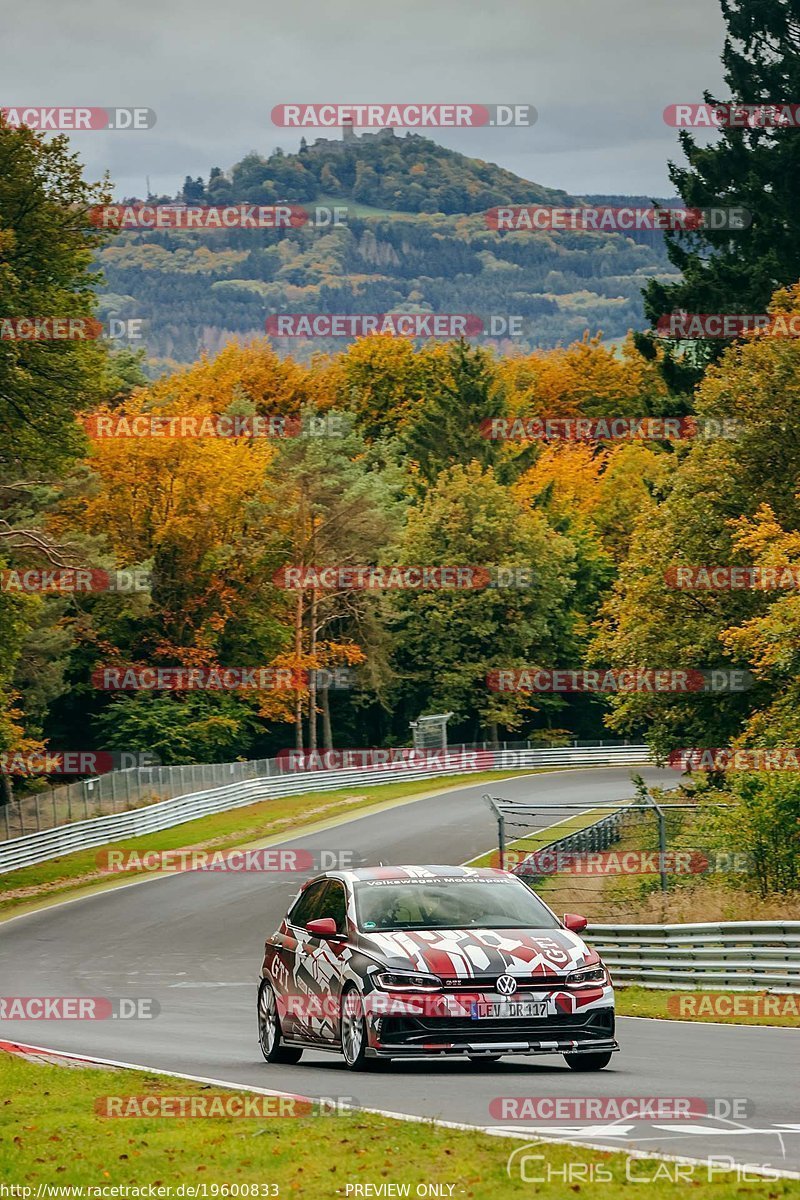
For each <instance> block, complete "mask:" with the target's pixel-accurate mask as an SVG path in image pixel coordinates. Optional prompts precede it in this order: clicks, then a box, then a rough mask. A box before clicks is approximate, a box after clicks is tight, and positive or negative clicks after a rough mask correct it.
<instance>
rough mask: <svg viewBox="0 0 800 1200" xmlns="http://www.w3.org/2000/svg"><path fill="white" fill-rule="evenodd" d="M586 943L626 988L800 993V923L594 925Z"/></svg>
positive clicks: (723, 922) (616, 979) (741, 922)
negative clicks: (636, 985)
mask: <svg viewBox="0 0 800 1200" xmlns="http://www.w3.org/2000/svg"><path fill="white" fill-rule="evenodd" d="M586 937H587V940H588V942H589V943H590V945H591V946H592V947H593V948H594V949H595V950H596V951H597V952H598V954H599V955H600V957H601V958H602V959H603V962H604V963H605V964H606V966H607V967H608V968H609V970H610V972H611V976H612V978H613V980H614V982H615V983H616V984H619V985H622V986H624V985H625V984H639V985H641V986H644V987H648V988H669V989H670V990H681V989H686V988H714V987H718V988H724V989H725V990H726V991H753V990H757V991H776V992H780V991H788V992H797V991H800V921H722V922H704V923H702V924H696V925H691V924H689V925H589V926H588V928H587V930H586Z"/></svg>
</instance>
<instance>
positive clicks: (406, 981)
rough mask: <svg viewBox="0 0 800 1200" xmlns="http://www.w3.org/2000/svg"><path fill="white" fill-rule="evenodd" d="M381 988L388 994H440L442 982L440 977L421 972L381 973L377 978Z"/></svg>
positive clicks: (376, 980)
mask: <svg viewBox="0 0 800 1200" xmlns="http://www.w3.org/2000/svg"><path fill="white" fill-rule="evenodd" d="M375 982H376V983H377V985H378V987H379V988H383V989H384V990H385V991H387V992H438V991H441V987H442V981H441V979H440V978H439V976H438V975H424V974H422V973H421V972H419V971H381V972H380V973H379V974H378V975H376V976H375Z"/></svg>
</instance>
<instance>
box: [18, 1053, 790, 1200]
mask: <svg viewBox="0 0 800 1200" xmlns="http://www.w3.org/2000/svg"><path fill="white" fill-rule="evenodd" d="M337 1074H338V1073H337ZM268 1076H269V1071H268V1069H267V1068H265V1071H264V1084H265V1085H266V1084H267V1083H268ZM337 1086H338V1087H339V1088H340V1089H341V1091H342V1093H344V1092H345V1091H349V1092H350V1093H351V1094H357V1091H358V1076H357V1075H350V1074H347V1075H346V1076H345V1077H344V1078H341V1077H340V1078H339V1082H338V1083H337V1084H332V1090H333V1088H334V1087H337ZM0 1091H2V1098H0V1181H1V1182H2V1183H4V1184H6V1185H9V1184H11V1185H25V1186H27V1187H30V1188H32V1193H31V1195H32V1196H35V1195H36V1189H37V1187H38V1185H39V1184H46V1185H55V1186H56V1187H58V1186H61V1187H64V1186H77V1187H108V1188H112V1187H115V1186H120V1185H128V1186H132V1187H135V1186H139V1187H142V1186H143V1187H145V1188H146V1187H147V1186H148V1185H156V1184H158V1185H160V1186H162V1187H169V1188H172V1189H175V1188H177V1187H178V1186H180V1185H185V1187H184V1192H183V1194H184V1195H191V1194H192V1193H190V1192H188V1191H186V1185H188V1186H193V1187H202V1186H203V1185H205V1188H206V1193H205V1194H206V1196H209V1197H211V1196H213V1195H214V1194H215V1193H214V1191H213V1189H214V1188H215V1186H216V1187H219V1186H220V1185H231V1184H238V1185H242V1184H262V1185H264V1184H273V1185H276V1190H275V1191H273V1192H270V1191H269V1190H267V1189H263V1190H260V1191H259V1194H260V1195H270V1194H272V1195H280V1196H283V1197H286V1196H295V1195H296V1196H300V1197H303V1200H316V1198H320V1200H321V1198H323V1197H324V1198H327V1197H338V1196H341V1197H345V1196H347V1195H348V1192H347V1186H348V1184H349V1185H351V1187H352V1185H354V1184H361V1185H365V1184H372V1185H373V1186H374V1187H377V1186H379V1185H381V1184H384V1185H385V1184H389V1183H394V1184H400V1185H402V1184H403V1183H407V1184H410V1185H411V1186H410V1193H409V1194H410V1195H412V1196H413V1195H414V1194H415V1189H416V1187H417V1185H419V1184H431V1183H439V1184H451V1185H453V1186H452V1191H451V1193H450V1194H451V1195H452V1196H453V1197H455V1198H457V1200H461V1198H463V1197H467V1198H474V1200H494V1198H495V1197H506V1196H511V1197H513V1196H526V1197H531V1196H534V1195H535V1196H536V1197H541V1198H542V1200H563V1197H564V1196H568V1195H572V1194H573V1193H574V1194H576V1195H580V1194H585V1193H586V1192H587V1191H591V1194H592V1195H599V1196H602V1197H603V1198H606V1197H607V1198H608V1200H611V1198H612V1197H614V1196H616V1195H618V1194H619V1189H620V1186H625V1185H626V1163H629V1170H630V1174H631V1175H632V1176H635V1177H636V1178H637V1179H639V1178H647V1179H649V1180H652V1178H653V1176H654V1175H655V1173H656V1172H658V1173H659V1176H660V1177H659V1179H658V1180H657V1181H655V1182H650V1183H649V1186H648V1189H647V1196H648V1198H649V1200H675V1198H676V1197H678V1196H679V1194H680V1193H679V1191H678V1189H679V1188H685V1187H686V1186H687V1185H686V1183H676V1182H674V1181H673V1175H674V1172H675V1169H676V1165H677V1164H667V1163H663V1162H662V1163H659V1162H658V1161H657V1160H652V1159H648V1160H628V1158H627V1156H626V1155H625V1154H619V1153H606V1152H602V1151H596V1150H585V1149H582V1148H577V1147H569V1146H560V1145H559V1146H554V1145H549V1144H541V1143H540V1144H537V1146H536V1148H535V1150H533V1151H532V1152H533V1153H535V1154H540V1155H542V1156H543V1158H542V1160H539V1161H537V1162H536V1163H534V1164H532V1166H533V1167H535V1169H536V1174H538V1175H539V1176H542V1175H545V1174H547V1173H548V1172H550V1171H552V1172H553V1178H552V1181H551V1182H548V1183H544V1184H537V1185H535V1187H534V1185H532V1184H531V1183H527V1182H521V1180H520V1178H519V1175H518V1174H517V1175H516V1177H513V1176H512V1177H511V1178H509V1176H508V1174H507V1172H506V1164H507V1161H508V1158H509V1155H510V1154H511V1153H512V1152H513V1151H514V1150H515V1149H516V1148H517V1147H519V1146H522V1145H524V1143H523V1142H519V1141H516V1140H511V1139H506V1138H494V1137H490V1136H489V1135H487V1134H482V1133H475V1132H472V1131H469V1132H467V1131H460V1130H453V1129H443V1128H440V1127H437V1126H434V1125H432V1124H428V1123H426V1124H412V1123H410V1122H405V1121H394V1120H392V1119H391V1118H387V1117H380V1116H373V1115H370V1114H368V1113H358V1112H355V1113H352V1114H349V1115H339V1116H333V1115H331V1116H302V1117H272V1118H264V1117H247V1118H234V1117H213V1118H208V1119H199V1118H194V1119H192V1118H181V1117H171V1118H169V1119H166V1118H158V1117H146V1118H145V1117H132V1118H115V1119H109V1118H104V1117H101V1116H98V1115H96V1112H95V1104H96V1102H97V1101H98V1099H101V1098H103V1097H107V1096H144V1095H153V1094H157V1095H159V1096H165V1097H178V1096H200V1097H204V1098H205V1099H206V1101H207V1099H208V1095H209V1092H211V1093H213V1094H215V1095H219V1094H222V1091H223V1089H220V1088H217V1087H214V1088H209V1087H205V1086H202V1085H199V1084H192V1083H189V1082H187V1081H183V1080H174V1079H168V1078H165V1077H162V1076H157V1075H154V1074H150V1073H147V1072H141V1071H122V1070H114V1071H111V1070H95V1069H89V1068H81V1067H72V1068H65V1067H62V1066H54V1065H50V1064H42V1063H32V1062H28V1061H26V1060H22V1059H19V1058H17V1057H15V1056H11V1055H8V1054H4V1053H2V1052H0ZM228 1094H229V1095H236V1093H235V1092H233V1091H231V1092H230V1093H228ZM172 1102H173V1103H175V1101H174V1100H173V1101H172ZM487 1120H488V1114H487ZM568 1163H570V1164H575V1166H573V1167H572V1170H573V1171H575V1169H576V1167H577V1169H578V1170H579V1171H580V1172H586V1171H593V1172H594V1173H598V1172H602V1178H603V1179H605V1180H607V1179H609V1176H610V1178H611V1181H610V1182H602V1183H597V1182H595V1183H591V1184H588V1185H587V1184H585V1183H584V1184H577V1183H573V1184H572V1185H571V1186H570V1185H569V1184H565V1182H564V1175H563V1171H564V1167H565V1164H568ZM687 1169H689V1168H687V1165H686V1164H682V1170H683V1171H684V1172H686V1170H687ZM694 1171H695V1172H696V1178H695V1181H694V1182H693V1185H692V1195H693V1196H694V1197H695V1198H696V1200H711V1198H712V1197H713V1198H714V1200H723V1198H726V1197H728V1196H734V1195H735V1196H736V1197H752V1198H753V1200H781V1198H783V1197H788V1196H791V1195H795V1196H796V1195H797V1184H796V1182H795V1183H793V1182H792V1181H790V1180H775V1179H769V1180H764V1181H763V1183H762V1182H758V1183H737V1182H736V1180H735V1177H734V1176H729V1175H718V1176H717V1177H716V1180H715V1181H713V1182H708V1181H707V1169H705V1168H703V1167H701V1166H699V1165H698V1166H696V1167H695V1168H694ZM664 1172H667V1175H668V1178H667V1179H664ZM631 1190H632V1191H634V1192H635V1191H636V1188H635V1187H633V1186H632V1188H631ZM195 1194H196V1195H200V1196H202V1192H197V1193H195ZM216 1194H219V1192H217V1193H216ZM349 1194H350V1195H351V1196H354V1195H357V1193H355V1192H353V1191H352V1190H351V1191H350V1193H349ZM364 1194H365V1193H364V1192H363V1191H362V1193H361V1195H364ZM366 1194H370V1193H369V1192H367V1193H366ZM371 1194H372V1195H376V1194H377V1195H380V1192H375V1191H373V1192H372V1193H371ZM443 1194H444V1195H447V1194H448V1189H445V1190H444V1193H443Z"/></svg>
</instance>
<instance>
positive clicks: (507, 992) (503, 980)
mask: <svg viewBox="0 0 800 1200" xmlns="http://www.w3.org/2000/svg"><path fill="white" fill-rule="evenodd" d="M497 990H498V992H500V994H501V995H503V996H513V995H514V992H515V991H516V990H517V981H516V979H515V978H514V976H513V975H501V976H500V978H499V979H498V981H497Z"/></svg>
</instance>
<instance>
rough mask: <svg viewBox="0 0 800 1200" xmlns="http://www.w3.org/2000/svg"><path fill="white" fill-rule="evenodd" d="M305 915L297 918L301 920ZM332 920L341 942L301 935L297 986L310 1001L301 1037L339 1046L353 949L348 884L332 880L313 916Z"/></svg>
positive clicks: (298, 935)
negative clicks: (349, 936) (341, 1012)
mask: <svg viewBox="0 0 800 1200" xmlns="http://www.w3.org/2000/svg"><path fill="white" fill-rule="evenodd" d="M301 916H305V914H304V913H301V914H299V915H296V918H295V919H297V920H299V919H300V917H301ZM320 917H331V918H333V920H334V921H335V922H336V930H337V933H339V934H340V935H341V937H340V938H339V939H336V938H327V937H316V936H314V935H313V934H310V933H309V932H308V930H306V929H303V930H302V931H300V930H298V931H297V949H296V951H295V982H296V985H297V987H298V989H299V990H300V989H302V990H303V991H304V994H305V995H306V996H307V997H308V1012H307V1014H306V1013H301V1014H300V1017H301V1019H302V1017H307V1019H306V1020H305V1022H304V1031H303V1032H302V1033H301V1032H300V1027H299V1026H298V1027H297V1032H298V1036H303V1037H307V1038H309V1039H310V1040H313V1041H319V1042H326V1043H328V1042H334V1043H335V1042H337V1041H338V1038H339V1006H340V1002H341V994H342V972H343V969H344V965H345V963H346V961H347V959H348V958H349V957H350V953H351V952H350V948H349V946H348V942H347V896H346V893H345V889H344V884H343V883H342V882H341V881H340V880H338V879H329V880H328V881H327V886H326V887H325V889H324V890H323V891H322V893H321V894H320V896H319V898H318V899H317V900H316V901H315V905H314V913H313V916H311V917H308V916H306V918H305V919H306V921H310V920H315V919H318V918H320Z"/></svg>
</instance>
